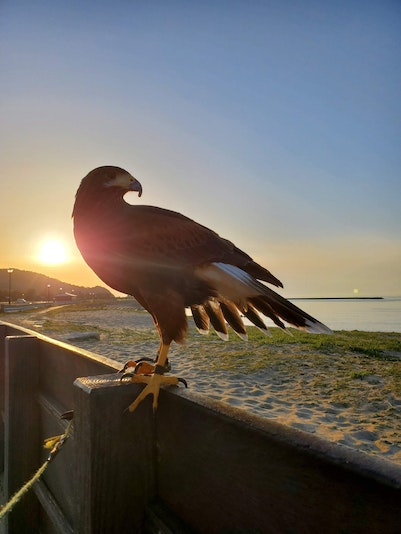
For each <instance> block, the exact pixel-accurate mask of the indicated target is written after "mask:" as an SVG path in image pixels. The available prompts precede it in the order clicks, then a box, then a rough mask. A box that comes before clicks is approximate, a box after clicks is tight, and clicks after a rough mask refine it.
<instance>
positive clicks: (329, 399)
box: [0, 305, 401, 463]
mask: <svg viewBox="0 0 401 534" xmlns="http://www.w3.org/2000/svg"><path fill="white" fill-rule="evenodd" d="M1 319H3V320H4V321H6V322H12V323H13V324H16V325H19V326H22V327H25V328H29V329H31V330H34V331H38V332H40V333H43V334H45V335H48V336H49V337H53V338H55V339H59V340H62V341H65V342H67V343H70V344H72V345H75V346H78V347H80V348H83V349H86V350H89V351H91V352H94V353H97V354H100V355H102V356H107V357H109V358H111V359H113V360H115V361H118V362H120V363H122V364H123V363H125V361H127V360H129V359H139V358H141V357H143V356H148V357H149V356H151V357H153V356H154V355H155V354H156V352H157V348H158V345H159V341H158V336H157V333H156V331H155V329H154V327H153V323H152V320H151V317H150V316H149V314H147V313H145V312H138V311H135V310H133V309H132V308H130V307H124V305H121V306H107V307H105V308H104V309H99V308H96V307H95V308H93V307H92V308H90V307H87V308H84V309H79V308H78V307H76V308H75V309H74V306H66V307H64V308H58V309H47V310H40V311H38V310H35V311H30V312H24V313H20V314H18V315H17V314H13V315H12V317H7V316H4V315H2V316H0V320H1ZM189 323H190V325H191V323H192V321H191V320H189ZM271 330H272V337H267V336H266V337H265V336H263V335H262V334H259V333H258V332H257V330H256V329H252V328H249V329H248V332H249V337H250V340H249V341H248V342H243V341H241V340H239V338H237V337H236V336H235V335H234V334H232V335H230V341H229V342H228V343H224V342H223V341H221V340H220V339H219V338H217V336H215V335H214V334H211V335H209V336H207V337H206V338H205V337H204V336H201V335H200V334H198V333H197V332H196V331H195V329H194V328H193V327H192V326H190V329H189V333H188V339H187V342H186V343H185V344H184V345H176V344H173V345H172V348H171V351H170V362H171V365H172V373H173V374H176V375H177V376H181V377H183V378H185V379H186V380H187V381H188V384H189V387H191V388H193V389H194V391H196V392H199V393H202V394H205V395H207V396H209V397H210V398H212V399H215V400H220V401H223V402H226V403H228V404H231V405H234V406H236V407H238V408H242V409H245V410H246V411H248V412H250V413H254V414H256V415H259V416H262V417H266V418H268V419H272V420H275V421H278V422H280V423H283V424H285V425H288V426H292V427H294V428H298V429H301V430H304V431H306V432H310V433H315V434H316V435H319V436H322V437H324V438H326V439H328V440H330V441H334V442H337V443H341V444H343V445H346V446H349V447H351V448H354V449H357V450H361V451H364V452H368V453H370V454H376V455H379V456H382V457H384V458H387V459H388V460H391V461H394V462H397V463H401V417H400V413H401V342H400V341H399V338H400V336H399V334H398V335H397V334H394V335H392V334H389V333H387V332H386V333H366V332H358V331H355V332H344V331H339V332H335V334H334V336H326V335H318V336H313V335H310V334H309V335H308V334H298V333H295V335H294V336H288V335H284V334H282V333H281V332H280V331H279V330H278V329H273V328H272V329H271ZM380 343H381V344H380Z"/></svg>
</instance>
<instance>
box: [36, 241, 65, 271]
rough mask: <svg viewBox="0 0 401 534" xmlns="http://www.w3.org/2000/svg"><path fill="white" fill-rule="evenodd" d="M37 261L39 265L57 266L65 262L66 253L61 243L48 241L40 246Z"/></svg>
mask: <svg viewBox="0 0 401 534" xmlns="http://www.w3.org/2000/svg"><path fill="white" fill-rule="evenodd" d="M38 259H39V261H40V262H41V263H46V264H48V265H57V264H60V263H65V262H66V261H67V252H66V250H65V247H64V245H63V243H62V242H61V241H59V240H58V239H49V240H48V241H45V242H44V243H43V244H42V245H41V247H40V251H39V256H38Z"/></svg>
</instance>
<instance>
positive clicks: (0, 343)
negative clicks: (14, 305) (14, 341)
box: [0, 324, 7, 473]
mask: <svg viewBox="0 0 401 534" xmlns="http://www.w3.org/2000/svg"><path fill="white" fill-rule="evenodd" d="M6 333H7V328H6V325H4V324H0V473H2V472H3V471H4V387H5V383H4V372H5V359H6V354H5V352H6V348H5V337H6Z"/></svg>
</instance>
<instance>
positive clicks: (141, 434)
mask: <svg viewBox="0 0 401 534" xmlns="http://www.w3.org/2000/svg"><path fill="white" fill-rule="evenodd" d="M141 387H142V386H139V385H134V384H121V383H120V381H119V378H118V377H117V378H116V376H115V375H106V376H101V377H88V378H79V379H77V380H76V382H75V406H74V413H75V416H74V426H75V430H74V432H75V438H74V439H75V449H76V475H77V487H76V496H77V514H76V515H77V520H76V524H75V532H77V533H82V534H83V533H85V534H86V533H88V532H96V533H112V532H116V533H121V532H135V533H138V534H139V533H140V532H141V531H142V525H143V519H144V511H145V506H146V504H147V503H148V502H149V501H150V499H152V498H153V497H154V495H155V493H156V486H155V472H154V466H155V454H156V450H155V446H156V442H155V440H154V416H153V413H152V409H151V405H150V403H142V404H141V405H140V406H139V408H138V410H136V411H135V412H134V413H133V414H131V413H129V412H127V410H126V409H127V406H128V405H129V404H130V402H132V400H133V399H134V398H135V396H136V395H138V393H139V391H140V389H141Z"/></svg>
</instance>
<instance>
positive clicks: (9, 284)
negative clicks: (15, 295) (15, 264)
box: [7, 269, 14, 304]
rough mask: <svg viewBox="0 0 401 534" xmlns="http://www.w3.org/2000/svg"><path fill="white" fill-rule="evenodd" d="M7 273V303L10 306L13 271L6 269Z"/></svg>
mask: <svg viewBox="0 0 401 534" xmlns="http://www.w3.org/2000/svg"><path fill="white" fill-rule="evenodd" d="M7 272H8V303H9V304H11V275H12V274H13V272H14V269H7Z"/></svg>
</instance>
